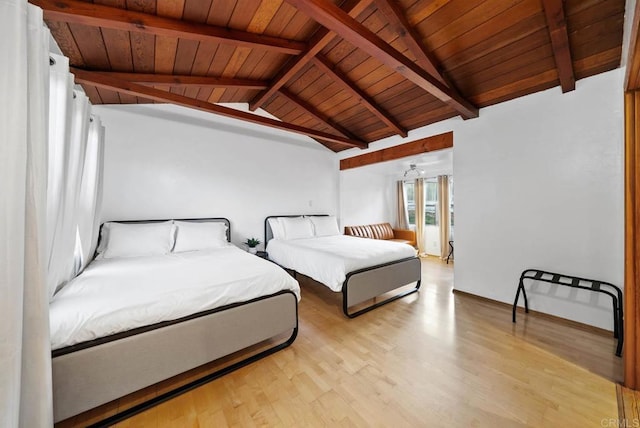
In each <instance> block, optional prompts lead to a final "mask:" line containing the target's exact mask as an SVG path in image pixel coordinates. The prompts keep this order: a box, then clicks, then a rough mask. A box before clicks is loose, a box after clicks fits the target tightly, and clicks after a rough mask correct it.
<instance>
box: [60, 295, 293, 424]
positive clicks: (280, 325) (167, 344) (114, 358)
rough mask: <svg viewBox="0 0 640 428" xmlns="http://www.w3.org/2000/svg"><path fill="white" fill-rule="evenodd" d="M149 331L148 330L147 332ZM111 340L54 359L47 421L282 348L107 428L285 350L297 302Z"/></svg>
mask: <svg viewBox="0 0 640 428" xmlns="http://www.w3.org/2000/svg"><path fill="white" fill-rule="evenodd" d="M152 327H153V326H152ZM156 327H157V328H146V329H145V330H144V331H142V332H138V334H133V335H129V336H126V337H118V338H117V340H112V341H104V340H101V341H92V342H96V344H95V345H94V344H93V343H92V342H90V343H89V344H88V345H84V344H83V345H82V346H81V347H80V349H78V347H75V348H74V347H69V348H63V349H61V350H57V351H54V355H53V361H52V364H53V398H54V420H55V422H59V421H62V420H64V419H67V418H69V417H71V416H74V415H77V414H79V413H82V412H84V411H86V410H89V409H92V408H95V407H97V406H100V405H102V404H105V403H108V402H110V401H112V400H115V399H117V398H120V397H123V396H125V395H127V394H130V393H132V392H135V391H138V390H140V389H143V388H145V387H148V386H151V385H154V384H156V383H158V382H160V381H163V380H166V379H168V378H171V377H173V376H175V375H178V374H180V373H184V372H186V371H188V370H191V369H194V368H196V367H199V366H201V365H203V364H206V363H209V362H211V361H215V360H217V359H219V358H222V357H225V356H227V355H230V354H232V353H234V352H237V351H240V350H243V349H246V348H248V347H250V346H252V345H256V344H258V343H261V342H263V341H265V340H268V339H273V338H276V337H282V336H283V335H284V334H287V333H289V332H290V336H289V338H288V339H286V340H285V341H284V342H281V343H278V344H276V345H274V346H272V347H270V348H268V349H266V350H263V351H261V352H259V353H258V354H255V355H252V356H250V357H247V358H245V359H243V360H242V361H239V362H236V363H234V364H232V365H230V366H228V367H225V368H223V369H221V370H218V371H216V372H214V373H211V374H208V375H205V376H204V377H202V378H200V379H197V380H195V381H192V382H190V383H188V384H186V385H183V386H181V387H178V388H176V389H174V390H172V391H170V392H167V393H165V394H162V395H159V396H157V397H155V398H152V399H150V400H148V401H146V402H144V403H141V404H138V405H136V406H134V407H132V408H130V409H128V410H125V411H123V412H120V413H118V414H116V415H114V416H111V417H109V418H108V419H105V420H103V421H101V422H98V423H96V424H95V425H94V426H109V425H113V424H115V423H117V422H119V421H122V420H124V419H126V418H129V417H131V416H133V415H135V414H137V413H140V412H142V411H144V410H147V409H149V408H151V407H153V406H155V405H158V404H160V403H162V402H164V401H167V400H169V399H171V398H173V397H175V396H177V395H180V394H182V393H184V392H187V391H189V390H191V389H193V388H196V387H198V386H201V385H203V384H205V383H207V382H210V381H212V380H215V379H218V378H219V377H221V376H224V375H226V374H228V373H230V372H232V371H234V370H237V369H240V368H242V367H244V366H246V365H248V364H251V363H253V362H255V361H257V360H259V359H261V358H264V357H266V356H268V355H271V354H273V353H275V352H277V351H279V350H281V349H284V348H286V347H288V346H289V345H291V344H292V343H293V341H294V340H295V338H296V336H297V333H298V301H297V298H296V295H295V294H294V293H293V292H291V291H281V292H278V293H275V294H272V295H270V296H263V297H259V298H256V299H253V300H250V301H247V302H243V303H238V304H232V305H228V306H225V307H222V308H217V309H213V310H210V311H206V312H203V313H200V314H197V315H194V316H190V317H186V318H184V319H180V320H176V321H172V322H166V323H159V324H158V325H156Z"/></svg>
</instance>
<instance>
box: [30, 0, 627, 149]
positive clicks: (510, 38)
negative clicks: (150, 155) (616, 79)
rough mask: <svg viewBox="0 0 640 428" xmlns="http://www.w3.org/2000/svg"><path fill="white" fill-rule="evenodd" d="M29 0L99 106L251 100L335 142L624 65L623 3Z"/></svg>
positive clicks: (474, 111) (352, 141)
mask: <svg viewBox="0 0 640 428" xmlns="http://www.w3.org/2000/svg"><path fill="white" fill-rule="evenodd" d="M31 3H33V4H36V5H38V6H40V7H42V8H43V9H44V10H45V20H46V21H47V24H48V25H49V28H50V29H51V32H52V34H53V36H54V38H55V39H56V41H57V42H58V44H59V45H60V48H61V49H62V51H63V53H64V54H65V55H66V56H68V57H69V59H70V62H71V65H72V66H73V67H75V68H76V69H78V75H79V76H80V75H82V79H81V82H82V86H83V87H84V89H85V91H86V92H87V94H88V96H89V98H90V99H91V101H92V102H93V103H94V104H131V103H152V102H173V103H177V104H181V105H186V106H189V107H194V108H198V109H201V110H205V111H206V110H207V109H208V108H209V106H210V105H211V104H212V103H230V102H243V103H249V106H250V108H251V109H252V110H255V109H256V108H258V107H260V108H262V109H264V110H266V111H267V112H269V113H271V114H272V115H273V116H275V117H277V118H278V119H280V121H282V122H284V123H283V124H282V125H281V126H277V127H280V128H281V129H288V130H290V131H293V132H298V133H302V134H306V135H309V136H311V137H312V138H315V139H316V140H317V141H318V142H320V143H321V144H323V145H325V146H326V147H328V148H329V149H331V150H333V151H336V152H337V151H340V150H344V149H347V148H350V147H366V146H367V143H370V142H372V141H376V140H379V139H381V138H385V137H388V136H391V135H396V134H397V135H402V136H406V135H407V131H408V130H411V129H415V128H418V127H421V126H424V125H427V124H430V123H434V122H437V121H441V120H444V119H447V118H450V117H454V116H461V117H462V118H464V119H471V118H474V117H476V116H477V115H478V109H479V108H481V107H486V106H489V105H492V104H496V103H499V102H503V101H506V100H510V99H513V98H516V97H520V96H523V95H526V94H530V93H533V92H536V91H540V90H544V89H548V88H551V87H554V86H561V88H562V90H563V91H564V92H566V91H571V90H573V88H574V86H575V81H576V80H579V79H582V78H585V77H588V76H592V75H594V74H598V73H602V72H605V71H608V70H612V69H614V68H616V67H618V66H619V64H620V55H621V51H622V28H623V17H624V3H625V2H624V0H397V1H394V0H344V1H342V0H262V1H260V0H95V1H93V2H90V1H79V0H31ZM164 93H170V95H167V96H166V99H163V94H164ZM220 109H221V107H220V106H215V105H214V106H211V108H210V111H212V112H214V113H217V114H227V115H231V116H233V114H234V113H233V111H231V112H228V111H227V110H220ZM245 115H246V113H245ZM239 118H240V119H242V120H252V121H254V122H256V123H259V124H263V125H266V126H274V123H273V122H275V121H268V120H265V121H261V120H260V119H256V120H253V119H252V118H246V117H244V116H242V115H240V117H239Z"/></svg>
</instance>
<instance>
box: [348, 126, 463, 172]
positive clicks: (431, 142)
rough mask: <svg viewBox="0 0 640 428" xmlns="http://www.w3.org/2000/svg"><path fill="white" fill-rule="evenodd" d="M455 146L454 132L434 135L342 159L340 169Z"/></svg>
mask: <svg viewBox="0 0 640 428" xmlns="http://www.w3.org/2000/svg"><path fill="white" fill-rule="evenodd" d="M451 147H453V132H451V131H450V132H445V133H444V134H438V135H433V136H431V137H426V138H421V139H419V140H416V141H411V142H409V143H404V144H400V145H398V146H392V147H388V148H386V149H382V150H376V151H375V152H369V153H365V154H363V155H358V156H354V157H351V158H346V159H342V160H341V161H340V171H344V170H345V169H351V168H358V167H361V166H365V165H373V164H376V163H380V162H388V161H391V160H396V159H402V158H406V157H408V156H415V155H419V154H422V153H426V152H433V151H436V150H443V149H448V148H451Z"/></svg>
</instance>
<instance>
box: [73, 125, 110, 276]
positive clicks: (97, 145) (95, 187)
mask: <svg viewBox="0 0 640 428" xmlns="http://www.w3.org/2000/svg"><path fill="white" fill-rule="evenodd" d="M103 156H104V127H103V126H102V123H101V122H100V118H99V117H98V116H92V117H91V119H90V123H89V132H88V139H87V147H86V151H85V158H84V168H83V170H82V181H81V184H80V195H79V199H78V240H79V241H78V246H77V250H78V252H77V254H76V260H78V261H79V267H80V269H84V267H85V266H86V265H87V264H88V263H89V261H90V260H91V257H92V256H93V253H94V251H95V247H96V243H97V241H98V227H99V224H98V221H99V212H100V207H101V205H102V171H103Z"/></svg>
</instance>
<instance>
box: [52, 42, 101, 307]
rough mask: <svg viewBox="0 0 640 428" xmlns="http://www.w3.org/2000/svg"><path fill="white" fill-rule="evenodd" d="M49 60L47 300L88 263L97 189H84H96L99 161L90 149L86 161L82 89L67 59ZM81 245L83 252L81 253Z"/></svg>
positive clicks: (86, 112)
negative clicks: (51, 64)
mask: <svg viewBox="0 0 640 428" xmlns="http://www.w3.org/2000/svg"><path fill="white" fill-rule="evenodd" d="M52 57H53V58H54V60H55V64H54V65H53V66H52V68H53V70H52V72H51V99H50V103H49V105H50V109H51V111H52V112H53V114H52V123H51V126H50V130H49V139H50V150H51V156H50V163H49V171H50V172H49V195H50V199H49V203H48V207H47V208H48V221H49V224H48V226H49V244H50V247H49V259H48V260H49V264H48V268H49V270H48V277H47V278H48V288H49V295H50V297H52V296H53V294H54V293H55V291H56V290H57V289H58V288H59V287H60V286H62V285H63V284H64V283H66V282H67V281H68V280H70V279H71V278H73V277H74V276H75V275H76V274H77V273H78V271H79V270H80V268H82V267H83V266H84V264H85V263H84V262H86V261H88V260H89V256H90V254H89V248H90V247H91V240H92V239H93V238H92V233H93V231H92V230H89V227H91V228H93V227H94V218H95V217H96V215H97V211H96V209H95V205H96V195H97V189H96V188H92V189H90V188H87V186H89V185H90V184H91V185H92V186H98V185H100V182H99V181H97V180H96V177H95V176H96V170H98V171H99V168H98V167H99V165H97V163H98V162H101V158H100V159H95V156H97V155H98V154H100V155H101V153H102V152H101V148H100V147H96V148H95V150H94V149H93V148H92V153H91V155H90V156H89V158H88V157H87V145H88V144H89V143H88V141H89V130H90V129H91V128H92V125H91V120H92V119H91V104H90V103H89V99H88V98H87V96H86V95H85V94H84V91H82V89H75V90H74V88H73V76H72V75H71V74H69V62H68V60H67V58H65V57H62V56H55V55H53V56H52ZM93 120H94V121H96V122H97V123H96V126H100V125H99V119H98V118H94V119H93ZM101 135H103V134H102V133H101V132H100V130H99V129H98V128H95V129H94V132H93V134H92V136H93V137H94V139H95V138H100V136H101ZM95 144H101V143H98V142H96V143H95ZM92 156H93V157H92ZM87 161H88V163H87ZM85 164H86V165H87V171H85ZM94 164H95V165H94ZM92 175H93V178H91V177H92ZM83 216H86V217H83ZM81 223H82V224H81ZM87 241H88V242H89V243H88V244H87ZM83 245H86V247H84V248H83Z"/></svg>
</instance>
